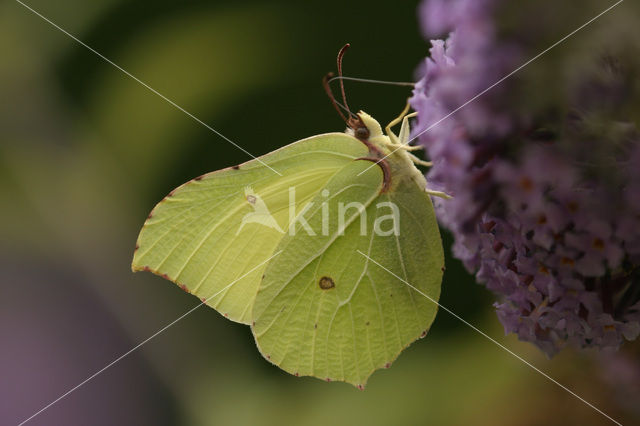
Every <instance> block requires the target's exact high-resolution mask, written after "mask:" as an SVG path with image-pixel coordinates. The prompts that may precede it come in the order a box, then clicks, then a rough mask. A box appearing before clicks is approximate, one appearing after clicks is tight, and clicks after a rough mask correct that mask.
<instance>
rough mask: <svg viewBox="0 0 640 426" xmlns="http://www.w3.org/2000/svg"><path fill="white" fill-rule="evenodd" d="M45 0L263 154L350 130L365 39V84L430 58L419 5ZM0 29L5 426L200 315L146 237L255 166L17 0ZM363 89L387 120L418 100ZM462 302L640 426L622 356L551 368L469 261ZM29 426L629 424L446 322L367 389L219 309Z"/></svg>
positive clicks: (6, 7)
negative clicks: (183, 199)
mask: <svg viewBox="0 0 640 426" xmlns="http://www.w3.org/2000/svg"><path fill="white" fill-rule="evenodd" d="M27 4H28V5H29V6H30V7H33V8H34V9H35V10H37V11H38V12H40V13H41V14H43V15H44V16H46V17H47V18H48V19H50V20H52V21H53V22H55V23H56V24H58V25H60V26H61V27H62V28H64V29H65V30H67V31H69V32H70V33H72V34H74V35H75V36H77V37H78V38H79V39H80V40H82V41H83V42H85V43H87V44H88V45H90V46H91V47H93V48H94V49H96V50H97V51H98V52H100V53H101V54H103V55H105V56H106V57H108V58H109V59H111V60H113V61H114V62H115V63H116V64H118V65H119V66H121V67H122V68H124V69H126V70H127V71H128V72H130V73H131V74H133V75H135V76H136V77H138V78H140V79H141V80H143V81H144V82H146V83H147V84H149V85H150V86H151V87H153V88H154V89H156V90H157V91H159V92H160V93H162V94H163V95H165V96H167V97H168V98H170V99H171V100H173V101H175V102H176V103H177V104H178V105H180V106H181V107H183V108H185V109H186V110H188V111H189V112H191V113H193V114H194V115H195V116H197V117H198V118H200V119H201V120H203V121H204V122H206V123H208V124H209V125H211V126H212V127H214V128H215V129H217V130H218V131H220V132H221V133H223V134H224V135H226V136H227V137H229V138H230V139H231V140H233V141H234V142H236V143H237V144H239V145H241V146H242V147H244V148H245V149H247V150H248V151H249V152H251V153H252V154H254V155H261V154H264V153H267V152H269V151H272V150H274V149H275V148H278V147H280V146H282V145H285V144H288V143H291V142H293V141H295V140H298V139H301V138H304V137H308V136H311V135H314V134H318V133H324V132H328V131H340V130H342V129H343V127H344V125H343V124H342V123H341V121H340V119H339V118H338V117H337V115H336V114H335V112H334V111H333V110H332V108H331V106H330V104H329V102H328V100H327V99H326V96H325V94H324V92H323V90H322V87H321V85H320V80H321V77H322V76H323V75H324V74H325V73H326V72H327V71H331V70H334V67H335V55H336V53H337V51H338V49H339V48H340V47H341V46H342V45H343V44H344V43H345V42H350V43H351V44H352V49H351V50H350V51H349V53H348V54H347V56H346V59H345V68H346V70H345V72H346V74H347V75H351V76H359V77H365V78H376V79H385V80H398V81H412V80H413V73H414V70H415V68H416V66H417V65H418V64H419V63H420V61H421V60H422V58H423V57H424V56H425V54H426V53H427V47H428V46H427V44H426V43H425V42H424V41H423V40H422V37H421V36H420V32H419V29H418V25H417V22H416V7H417V2H413V1H405V2H394V3H393V4H390V3H388V2H371V1H351V2H348V3H346V2H340V1H334V0H324V1H315V0H314V1H306V2H296V1H218V0H210V1H184V2H175V1H166V0H159V1H154V2H150V1H142V0H135V1H122V0H94V1H92V2H82V1H78V0H62V1H58V2H47V1H44V0H30V1H29V2H28V3H27ZM0 35H1V36H0V46H1V48H0V51H1V52H2V60H1V61H0V96H1V99H2V102H1V103H0V111H1V112H0V128H1V137H0V138H1V139H0V140H1V144H0V196H1V199H2V204H1V205H2V209H1V212H2V220H1V221H0V267H2V271H3V274H2V285H1V287H0V342H1V343H0V348H1V349H0V424H18V423H19V422H20V421H22V420H24V419H26V418H27V417H29V416H30V415H32V414H33V413H35V412H36V411H38V410H39V409H40V408H42V407H43V406H45V405H46V404H48V403H49V402H51V401H52V400H54V399H56V398H57V397H58V396H60V395H61V394H63V393H64V392H66V391H67V390H69V389H70V388H72V387H73V386H75V385H77V384H78V383H80V382H82V381H83V380H84V379H86V378H87V377H89V376H90V375H91V374H93V373H94V372H96V371H98V370H99V369H101V368H102V367H104V366H105V365H107V364H108V363H110V362H111V361H113V360H114V359H116V358H117V357H119V356H120V355H122V354H123V353H125V352H126V351H128V350H129V349H131V348H132V347H134V346H135V345H137V344H138V343H139V342H141V341H143V340H144V339H146V338H147V337H149V336H151V335H153V334H154V333H155V332H156V331H158V330H159V329H161V328H162V327H164V326H166V325H167V324H169V323H170V322H171V321H173V320H174V319H176V318H178V317H179V316H180V315H182V314H183V313H184V312H186V311H188V310H189V309H190V308H192V307H193V306H195V305H196V304H197V303H198V300H197V299H196V298H194V297H192V296H190V295H187V294H186V293H184V292H182V291H181V290H179V289H178V287H177V286H175V285H173V284H171V283H169V282H166V281H164V280H162V279H161V278H159V277H156V276H152V275H151V274H144V273H141V274H135V275H134V274H132V273H131V272H130V261H131V256H132V252H133V247H134V244H135V240H136V237H137V233H138V230H139V228H140V226H141V225H142V223H143V221H144V219H145V217H146V215H147V213H148V212H149V211H150V210H151V208H152V207H153V206H154V204H155V203H156V202H157V201H159V200H160V199H161V198H162V197H163V196H164V195H165V194H166V193H168V192H169V191H170V190H171V189H172V188H174V187H176V186H178V185H179V184H181V183H183V182H185V181H187V180H188V179H190V178H193V177H194V176H198V175H201V174H203V173H205V172H208V171H212V170H216V169H219V168H222V167H227V166H230V165H234V164H237V163H241V162H244V161H246V160H247V159H248V157H247V155H246V154H244V153H243V152H241V151H240V150H238V149H237V148H235V147H233V146H232V145H230V144H229V143H227V142H226V141H224V140H222V139H221V138H220V137H218V136H216V135H215V134H213V133H212V132H210V131H209V130H207V129H206V128H205V127H203V126H202V125H200V124H198V123H197V122H195V121H194V120H192V119H191V118H189V117H188V116H187V115H185V114H184V113H182V112H180V111H179V110H177V109H176V108H174V107H173V106H171V105H170V104H168V103H167V102H165V101H164V100H162V99H161V98H159V97H158V96H156V95H155V94H153V93H151V92H150V91H149V90H147V89H146V88H144V87H143V86H142V85H140V84H139V83H137V82H135V81H134V80H132V79H131V78H129V77H127V76H126V75H125V74H123V73H122V72H121V71H119V70H118V69H116V68H114V67H113V66H111V65H109V64H108V63H107V62H105V61H104V60H102V59H100V58H99V57H98V56H97V55H96V54H95V53H92V52H91V51H89V50H87V49H86V48H84V47H82V46H81V45H79V44H78V43H76V42H75V41H73V40H72V39H70V38H69V37H68V36H66V35H65V34H63V33H62V32H61V31H59V30H57V29H55V28H54V27H53V26H51V25H50V24H48V23H47V22H45V21H44V20H43V19H41V18H40V17H38V16H36V15H35V14H34V13H32V12H31V11H29V10H28V9H26V8H25V7H23V6H22V5H20V4H19V3H17V2H15V1H6V2H3V3H2V4H0ZM347 89H348V92H349V99H350V103H351V105H352V107H353V108H363V109H365V110H366V111H367V112H369V113H370V114H372V115H374V116H375V117H377V118H378V119H380V120H381V121H383V122H387V121H389V120H390V119H391V118H393V117H395V115H397V114H398V113H399V112H400V110H401V109H402V108H403V106H404V104H405V101H406V98H407V97H408V96H409V91H408V90H406V89H405V88H398V87H385V86H373V85H363V84H359V83H348V84H347ZM445 243H446V245H447V250H448V246H449V245H450V238H449V236H448V235H445ZM441 302H442V304H443V305H445V306H447V307H449V308H450V309H452V310H453V311H454V312H456V313H457V314H459V315H461V316H462V317H464V318H465V319H467V320H468V321H470V322H471V323H473V324H475V325H477V326H478V327H479V328H481V329H482V330H485V331H486V332H487V333H488V334H489V335H491V336H492V337H495V338H496V339H497V340H498V341H500V342H501V343H503V344H504V345H506V346H507V347H509V348H510V349H511V350H513V351H514V352H516V353H518V354H520V355H521V356H523V357H524V358H526V359H527V360H530V361H531V362H532V363H534V364H535V365H536V366H538V367H539V368H541V369H542V370H544V371H545V372H548V374H549V375H550V376H552V377H554V378H555V379H557V380H558V381H559V382H561V383H563V384H564V385H566V386H567V387H569V388H571V389H573V390H575V392H576V393H578V394H579V395H581V396H583V397H584V398H585V399H587V400H588V401H591V402H593V403H594V404H595V405H596V406H598V407H599V408H601V409H602V410H603V411H605V412H607V413H608V414H609V415H611V416H612V417H614V418H616V419H617V420H619V421H621V422H623V423H625V422H628V423H633V422H634V421H639V420H640V417H638V416H639V414H640V413H639V412H638V410H639V408H638V407H639V404H638V395H639V394H640V391H639V390H638V387H637V383H634V382H633V381H632V382H631V383H630V384H629V383H627V385H626V387H625V386H622V385H621V384H620V383H619V381H616V380H615V378H614V379H612V377H611V372H610V371H609V370H607V369H606V368H603V367H602V362H601V358H602V356H601V355H596V354H592V353H575V352H572V351H571V350H566V351H564V352H563V353H561V354H560V355H559V356H557V357H556V358H554V359H553V360H547V359H546V358H545V357H544V356H543V355H542V354H541V353H540V352H539V351H538V350H537V349H535V348H534V347H532V346H530V345H527V344H523V343H520V342H517V340H516V339H515V338H514V337H513V336H507V337H504V336H503V335H504V333H503V331H502V327H501V326H500V324H499V323H498V320H497V318H496V317H495V314H494V313H493V308H492V306H491V304H492V302H493V297H492V295H491V294H489V293H488V292H487V291H486V290H485V289H484V288H482V287H481V286H479V285H477V284H475V282H474V280H473V278H472V277H471V276H469V275H468V274H467V273H466V272H465V271H464V269H463V268H462V267H461V265H460V264H459V263H458V262H456V261H455V260H453V259H451V258H449V259H447V271H446V273H445V278H444V284H443V295H442V299H441ZM633 392H635V393H633ZM29 424H33V425H69V424H78V425H79V424H91V425H103V424H104V425H112V424H121V425H141V424H154V425H156V424H157V425H173V424H184V425H217V424H225V425H236V424H251V425H281V424H298V425H327V424H331V425H339V424H367V425H392V424H407V425H417V424H437V425H462V424H479V425H485V424H486V425H538V424H589V425H591V424H593V425H597V424H608V422H607V420H606V419H605V418H604V417H602V416H600V415H599V414H598V413H596V412H595V411H593V410H592V409H591V408H589V407H587V406H586V405H585V404H583V403H582V402H580V401H579V400H578V399H576V398H575V397H573V396H572V395H570V394H569V393H567V392H566V391H564V390H562V389H560V388H559V387H558V386H556V385H554V384H553V383H551V382H550V381H548V380H547V379H545V378H544V377H542V376H541V375H540V374H538V373H536V372H534V371H533V370H531V369H530V368H529V367H527V366H526V365H524V364H523V363H522V362H520V361H519V360H517V359H515V358H514V357H512V356H511V355H509V354H507V353H506V352H504V351H503V350H501V349H500V348H498V347H497V346H495V345H494V344H493V343H491V342H490V341H488V340H487V339H485V338H484V337H482V336H481V335H479V334H478V333H476V332H475V331H473V330H472V329H470V328H469V327H467V326H466V325H464V324H462V323H461V322H460V321H458V320H456V319H455V318H452V317H451V316H450V315H448V314H447V313H446V312H444V311H441V312H440V313H439V315H438V317H437V319H436V322H435V324H434V325H433V327H432V331H431V333H430V334H429V335H428V336H427V337H426V338H425V339H423V340H420V341H418V342H416V343H415V344H413V345H412V346H411V347H409V348H408V349H407V350H406V351H405V352H404V353H403V354H402V355H401V356H400V358H399V359H398V360H397V361H396V362H395V363H394V365H393V367H392V368H391V369H389V370H385V371H380V372H377V373H375V374H374V375H373V377H372V378H371V380H370V381H369V383H368V387H367V389H366V390H365V391H358V390H356V389H355V388H353V387H351V386H349V385H346V384H342V383H324V382H321V381H319V380H317V379H312V378H295V377H293V376H290V375H288V374H286V373H284V372H282V371H280V370H279V369H277V368H276V367H273V366H271V365H270V364H269V363H268V362H267V361H265V360H263V359H262V357H261V356H260V354H259V353H258V351H257V349H256V348H255V345H254V342H253V338H252V336H251V333H250V330H249V329H248V328H247V327H245V326H242V325H239V324H235V323H232V322H230V321H227V320H225V319H224V318H223V317H221V316H220V315H219V314H218V313H217V312H215V311H214V310H212V309H209V308H205V307H203V308H202V309H198V310H196V311H195V312H194V313H192V314H190V315H188V316H187V317H185V318H184V319H182V320H181V321H179V322H178V323H176V324H175V325H174V326H172V327H171V328H169V329H167V330H166V331H164V332H162V333H161V334H159V335H158V336H157V337H155V338H154V339H152V340H151V341H149V342H148V343H147V344H145V345H144V346H142V347H140V348H139V349H138V350H136V351H135V352H133V353H131V355H129V356H127V357H126V358H124V359H123V360H121V361H120V362H118V363H116V364H115V365H113V366H112V367H111V368H109V369H108V370H106V371H105V372H104V373H103V374H100V375H98V376H97V377H96V378H95V379H93V380H91V381H89V382H88V383H86V384H85V385H83V386H81V387H80V388H79V389H77V391H75V392H73V393H72V394H70V395H69V396H68V397H66V398H64V399H62V400H61V401H60V402H58V403H57V404H55V405H53V406H52V407H51V408H49V409H48V410H46V411H44V412H43V413H42V414H40V415H38V416H37V417H35V418H34V419H33V420H32V421H31V422H30V423H29Z"/></svg>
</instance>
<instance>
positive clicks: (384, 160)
mask: <svg viewBox="0 0 640 426" xmlns="http://www.w3.org/2000/svg"><path fill="white" fill-rule="evenodd" d="M358 118H359V119H360V120H359V121H360V123H362V124H363V125H364V126H365V127H366V130H367V133H368V135H367V137H366V138H360V137H358V135H357V134H354V136H356V137H357V138H358V139H359V140H360V141H362V142H363V143H365V144H366V145H367V146H368V147H369V155H370V156H371V158H368V159H371V160H374V161H375V162H376V163H377V164H379V165H380V167H382V168H383V171H385V173H388V175H389V176H385V178H386V179H389V182H388V183H387V185H386V190H393V189H394V188H395V187H397V185H398V184H399V183H401V182H403V181H405V180H409V181H412V182H414V183H415V184H416V185H418V186H419V187H420V188H421V189H424V188H426V185H427V182H426V180H425V178H424V175H423V174H422V172H421V171H420V170H419V169H418V168H417V167H416V166H415V165H414V163H413V161H412V160H411V158H410V156H409V153H408V152H407V150H406V149H403V147H405V146H408V145H407V142H408V135H409V129H408V126H407V129H406V131H405V132H401V135H402V136H403V139H404V140H400V139H399V138H398V137H397V136H395V135H394V134H392V133H391V132H390V133H391V134H385V133H384V132H383V131H382V127H381V126H380V123H378V121H376V120H375V119H374V118H373V117H371V116H370V115H369V114H367V113H366V112H364V111H360V112H359V113H358ZM349 130H351V129H349ZM350 133H351V132H350ZM352 134H353V133H352ZM394 140H395V143H394Z"/></svg>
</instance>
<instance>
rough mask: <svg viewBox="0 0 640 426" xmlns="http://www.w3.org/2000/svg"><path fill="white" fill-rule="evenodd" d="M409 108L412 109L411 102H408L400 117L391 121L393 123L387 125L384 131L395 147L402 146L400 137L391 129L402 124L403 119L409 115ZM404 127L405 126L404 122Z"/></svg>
mask: <svg viewBox="0 0 640 426" xmlns="http://www.w3.org/2000/svg"><path fill="white" fill-rule="evenodd" d="M409 108H411V105H409V102H407V105H405V107H404V109H403V110H402V112H401V113H400V115H399V116H397V117H396V118H394V119H393V120H392V121H391V123H389V124H387V127H385V129H384V130H385V131H386V132H387V136H389V139H391V143H392V144H394V145H400V144H401V142H400V139H398V137H397V136H396V135H395V133H393V132H392V131H391V128H392V127H393V126H395V125H396V124H398V123H400V122H401V121H403V119H404V118H405V117H406V115H407V113H408V112H409ZM403 125H404V122H403Z"/></svg>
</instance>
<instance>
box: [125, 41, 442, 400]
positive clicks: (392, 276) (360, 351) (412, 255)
mask: <svg viewBox="0 0 640 426" xmlns="http://www.w3.org/2000/svg"><path fill="white" fill-rule="evenodd" d="M345 49H346V46H345V48H343V50H342V51H341V53H340V55H339V57H338V58H339V59H338V69H339V72H340V75H342V69H341V58H342V54H343V53H344V50H345ZM324 82H325V88H326V89H327V90H328V91H329V88H328V77H326V78H325V80H324ZM341 83H342V81H341ZM341 87H342V92H343V101H344V104H345V105H347V104H346V98H345V96H344V86H343V85H341ZM330 98H331V100H332V101H333V103H334V106H335V107H336V109H337V110H338V112H339V113H340V115H341V116H342V117H343V118H344V119H345V121H346V122H347V125H348V128H347V131H346V132H344V133H327V134H321V135H316V136H312V137H310V138H307V139H303V140H300V141H297V142H294V143H292V144H290V145H287V146H285V147H283V148H280V149H278V150H276V151H273V152H271V153H268V154H266V155H263V156H261V157H258V158H256V159H253V160H251V161H248V162H246V163H243V164H240V165H238V166H233V167H229V168H226V169H223V170H218V171H215V172H212V173H207V174H205V175H202V176H200V177H196V178H195V179H192V180H191V181H189V182H187V183H185V184H183V185H182V186H180V187H178V188H176V189H174V190H173V191H171V192H170V193H169V195H167V196H166V197H165V198H164V199H163V200H162V201H160V202H159V203H158V204H157V205H156V206H155V207H154V208H153V210H152V211H151V213H150V214H149V216H148V218H147V220H146V221H145V223H144V225H143V227H142V230H141V231H140V234H139V236H138V241H137V245H136V250H135V253H134V257H133V263H132V269H133V270H134V271H141V270H144V271H150V272H153V273H154V274H157V275H160V276H162V277H163V278H165V279H167V280H170V281H173V282H174V283H176V284H178V285H179V286H180V287H181V288H182V289H183V290H185V291H187V292H189V293H191V294H193V295H195V296H197V297H199V298H200V299H201V300H202V302H203V303H206V304H207V305H208V306H210V307H212V308H214V309H215V310H217V311H218V312H219V313H221V314H222V315H224V316H225V317H226V318H228V319H230V320H232V321H236V322H240V323H243V324H247V325H249V326H250V327H251V331H252V333H253V336H254V338H255V342H256V345H257V347H258V349H259V351H260V353H261V354H262V355H263V356H264V357H265V358H266V359H267V360H269V361H270V362H271V363H273V364H275V365H277V366H278V367H280V368H281V369H283V370H285V371H287V372H289V373H291V374H294V375H296V376H314V377H318V378H321V379H323V380H326V381H344V382H348V383H351V384H353V385H355V386H357V387H358V388H361V389H363V388H364V386H365V384H366V381H367V379H368V378H369V376H370V375H371V374H372V373H373V372H374V371H375V370H377V369H380V368H388V367H389V366H390V365H391V363H392V362H393V361H394V360H395V359H396V358H397V356H398V355H399V354H400V352H401V351H402V350H403V349H404V348H406V347H407V346H408V345H409V344H411V343H412V342H413V341H415V340H416V339H418V338H419V337H424V335H425V334H426V333H427V330H428V329H429V327H430V326H431V324H432V322H433V320H434V318H435V315H436V312H437V300H438V298H439V295H440V287H441V282H442V276H443V272H444V255H443V249H442V241H441V237H440V233H439V230H438V225H437V222H436V217H435V212H434V208H433V205H432V202H431V198H430V195H437V196H444V197H446V195H445V194H442V193H438V192H434V191H430V190H428V189H427V182H426V180H425V177H424V175H423V173H422V172H421V171H420V170H419V169H418V168H417V167H416V165H429V163H427V162H425V161H423V160H420V159H419V158H417V157H416V156H414V155H413V154H412V153H411V151H413V150H416V149H419V147H416V146H411V145H409V144H408V142H409V134H410V129H409V119H410V118H411V117H413V116H414V114H407V113H408V109H409V107H408V105H407V108H405V110H404V111H403V113H402V114H401V115H400V116H399V117H398V118H396V119H395V120H393V121H392V122H391V123H390V124H389V125H388V126H386V132H383V131H382V128H381V126H380V124H379V123H378V122H377V121H376V120H375V119H374V118H372V117H371V116H370V115H368V114H367V113H365V112H363V111H360V112H359V113H357V114H351V113H350V114H349V117H346V116H344V115H343V114H342V112H341V111H340V109H339V108H338V105H337V102H336V101H335V99H334V98H333V96H330ZM346 108H347V110H348V106H346ZM400 123H401V129H400V132H399V134H398V135H397V136H396V135H395V134H394V133H393V132H392V130H391V128H392V127H393V126H395V125H397V124H400ZM420 293H422V294H420ZM424 295H426V296H428V297H424Z"/></svg>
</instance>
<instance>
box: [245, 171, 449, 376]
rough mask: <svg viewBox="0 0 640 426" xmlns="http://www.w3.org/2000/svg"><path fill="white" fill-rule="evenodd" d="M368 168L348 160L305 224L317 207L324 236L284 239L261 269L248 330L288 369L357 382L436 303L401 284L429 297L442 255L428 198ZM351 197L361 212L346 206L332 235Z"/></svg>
mask: <svg viewBox="0 0 640 426" xmlns="http://www.w3.org/2000/svg"><path fill="white" fill-rule="evenodd" d="M370 165H371V163H369V162H366V161H356V162H353V163H352V164H350V165H349V166H347V167H345V168H344V169H342V170H341V171H340V172H339V173H337V174H336V175H334V176H333V178H332V179H331V180H329V182H328V183H327V185H326V186H325V188H324V190H325V191H326V193H327V197H325V196H323V195H322V193H321V194H318V195H316V197H315V199H314V200H313V201H314V203H315V204H316V207H315V209H314V210H310V211H309V213H308V216H307V222H308V223H309V225H310V226H311V227H312V228H313V229H314V230H315V232H316V233H319V232H318V230H319V229H320V226H321V223H322V222H323V218H322V216H323V209H322V207H321V205H322V203H323V202H324V203H326V205H327V206H328V207H327V209H326V211H328V212H331V213H330V216H329V224H328V235H315V236H309V235H308V233H307V232H305V231H304V230H302V229H300V230H298V232H296V234H295V235H287V236H285V237H284V238H283V239H282V240H281V242H280V243H279V245H278V247H277V248H276V250H282V254H281V255H279V256H278V257H277V258H274V259H273V260H272V261H271V262H270V263H269V265H268V267H267V268H266V270H265V277H264V280H263V282H262V284H261V285H260V289H259V292H258V296H257V298H256V301H255V304H254V306H253V317H254V321H255V322H254V324H253V326H252V330H253V333H254V337H255V339H256V342H257V344H258V347H259V349H260V351H261V353H262V354H263V355H264V356H265V357H266V358H267V359H269V360H270V361H271V362H273V363H274V364H276V365H278V366H279V367H280V368H282V369H284V370H285V371H288V372H289V373H291V374H296V375H311V376H315V377H319V378H322V379H327V380H341V381H346V382H349V383H352V384H354V385H357V386H364V384H365V383H366V380H367V378H368V377H369V376H370V375H371V373H373V371H375V370H376V369H378V368H382V367H385V366H388V365H389V364H390V363H391V362H392V361H393V360H394V359H395V358H396V357H397V356H398V354H399V353H400V352H401V351H402V350H403V349H404V348H405V347H406V346H407V345H409V344H410V343H411V342H413V341H414V340H416V339H417V338H418V337H419V336H420V335H421V334H422V333H423V332H424V331H425V330H426V329H428V328H429V327H430V325H431V323H432V322H433V319H434V317H435V314H436V309H437V305H436V304H435V303H433V301H430V300H428V299H427V298H425V297H423V296H422V295H420V294H418V293H417V292H416V291H415V290H413V289H411V288H410V287H409V286H408V285H407V284H406V283H405V282H403V281H402V280H404V281H406V282H408V283H410V284H411V285H413V286H415V287H416V288H417V289H419V290H420V291H422V292H424V293H425V294H427V295H428V296H429V297H431V298H432V300H435V301H437V300H438V297H439V294H440V282H441V279H442V266H443V264H444V261H443V252H442V246H441V243H440V239H439V238H440V237H439V231H438V228H437V224H436V221H435V215H434V212H433V206H432V204H431V200H430V199H429V197H428V196H427V195H426V194H425V193H424V191H423V190H422V189H421V188H419V187H418V186H417V185H416V184H415V183H414V182H411V181H404V182H402V183H400V184H398V185H395V186H394V187H393V189H392V190H391V191H389V192H385V193H381V192H380V190H381V184H382V171H381V169H380V168H379V167H370ZM353 202H357V203H360V204H361V205H362V208H363V209H364V211H365V213H363V214H359V213H358V212H357V211H356V209H355V208H352V209H348V210H347V214H346V216H347V217H346V218H345V220H344V223H345V224H347V225H348V226H346V228H345V229H344V234H343V235H341V233H340V221H339V220H338V219H337V218H336V216H337V214H339V212H340V206H339V204H340V203H343V205H346V204H348V203H353ZM392 205H393V206H395V207H392ZM394 208H395V209H397V210H396V212H395V213H394V212H393V209H394ZM393 214H397V215H398V217H397V223H396V222H394V221H393V219H391V215H393ZM394 225H395V226H397V227H398V228H396V229H395V230H394V228H393V226H394ZM390 231H391V232H390ZM368 257H370V258H371V259H373V260H375V261H377V262H379V263H380V264H381V265H382V266H384V267H385V268H387V269H388V270H389V271H390V272H391V273H390V272H389V271H386V270H385V269H383V268H381V267H380V266H378V265H376V264H375V263H373V262H372V261H371V260H369V259H368ZM393 274H395V275H396V276H394V275H393ZM399 278H401V279H402V280H401V279H399Z"/></svg>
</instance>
